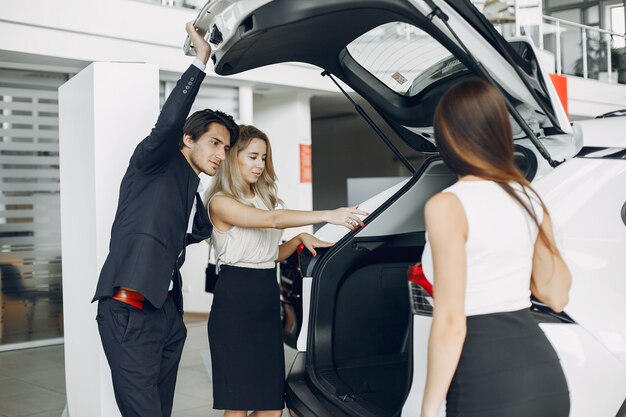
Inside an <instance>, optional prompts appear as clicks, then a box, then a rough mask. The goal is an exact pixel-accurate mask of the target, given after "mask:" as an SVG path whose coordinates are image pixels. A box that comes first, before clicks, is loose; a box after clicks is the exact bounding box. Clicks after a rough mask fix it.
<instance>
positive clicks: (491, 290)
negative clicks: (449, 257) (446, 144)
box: [422, 181, 543, 316]
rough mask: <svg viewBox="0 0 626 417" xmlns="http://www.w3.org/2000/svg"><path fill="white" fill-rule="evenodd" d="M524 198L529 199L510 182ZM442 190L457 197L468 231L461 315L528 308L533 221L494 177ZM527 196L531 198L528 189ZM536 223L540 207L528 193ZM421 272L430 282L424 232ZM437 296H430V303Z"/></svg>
mask: <svg viewBox="0 0 626 417" xmlns="http://www.w3.org/2000/svg"><path fill="white" fill-rule="evenodd" d="M513 188H514V189H516V190H517V192H518V194H519V195H520V197H521V198H522V199H523V201H528V198H527V197H526V196H525V194H524V193H523V192H522V191H521V187H520V186H518V185H517V184H513ZM443 192H449V193H453V194H454V195H456V196H457V197H458V198H459V200H460V201H461V204H462V206H463V209H464V211H465V217H466V218H467V226H468V235H467V241H466V243H465V251H466V255H467V281H466V289H465V315H466V316H473V315H478V314H489V313H498V312H507V311H516V310H521V309H523V308H528V307H529V306H530V275H531V271H532V260H533V253H534V247H535V240H536V239H537V233H538V229H537V226H536V225H535V222H534V221H533V219H532V218H531V217H530V216H529V215H528V213H526V211H525V210H524V209H523V208H522V207H521V206H520V205H519V203H518V202H517V201H515V200H514V199H513V198H511V197H510V196H509V195H508V194H507V193H506V191H504V190H503V189H502V188H501V187H500V186H499V185H498V184H497V183H495V182H493V181H458V182H457V183H455V184H454V185H452V186H450V187H448V188H446V189H445V190H443ZM528 194H529V195H530V196H532V194H531V192H530V191H529V192H528ZM531 202H532V208H533V210H534V211H535V213H537V218H538V220H539V223H540V224H541V222H542V220H543V209H542V208H541V205H540V204H539V202H538V201H537V200H536V199H535V198H534V197H531ZM422 267H423V268H424V275H426V277H427V278H428V280H429V281H431V282H434V280H436V279H437V277H435V276H434V273H433V261H432V252H431V248H430V244H429V243H428V236H426V246H425V247H424V253H423V254H422ZM436 302H437V294H435V303H436Z"/></svg>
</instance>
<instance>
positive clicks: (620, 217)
mask: <svg viewBox="0 0 626 417" xmlns="http://www.w3.org/2000/svg"><path fill="white" fill-rule="evenodd" d="M196 23H197V25H198V26H199V27H203V28H205V29H207V30H208V31H209V35H210V39H211V42H212V43H213V48H214V54H213V61H214V64H215V70H216V72H217V73H219V74H222V75H229V74H234V73H238V72H241V71H244V70H248V69H252V68H256V67H260V66H263V65H268V64H274V63H280V62H286V61H300V62H307V63H310V64H314V65H317V66H319V67H320V68H321V69H323V70H324V74H326V75H329V76H332V77H333V78H337V79H340V80H342V81H343V82H345V83H346V84H348V85H350V86H351V87H352V88H353V89H354V90H355V91H356V92H358V93H359V94H360V95H361V96H362V97H363V98H365V99H366V100H367V101H368V102H369V103H370V104H371V105H372V106H373V107H374V108H375V109H376V110H377V111H378V112H379V113H380V115H381V116H382V117H383V119H385V121H386V122H387V123H388V124H389V125H390V126H391V127H392V128H393V130H394V131H395V133H396V134H397V135H398V137H400V138H401V139H402V140H404V141H405V142H406V143H407V144H409V145H410V146H412V147H413V148H414V149H417V150H419V151H422V152H426V153H431V154H432V156H430V157H429V158H427V159H426V161H425V162H424V163H423V164H422V165H421V166H420V167H418V168H414V167H412V166H411V164H410V163H409V162H408V161H407V160H406V159H405V158H404V157H403V156H402V155H401V154H400V153H399V151H398V150H397V149H395V148H394V147H393V145H391V144H389V146H390V147H391V148H392V150H393V151H394V152H395V153H396V155H397V156H398V155H399V156H398V157H399V158H400V159H401V160H402V161H403V163H404V164H405V165H406V166H407V168H408V169H409V170H410V171H411V172H412V173H413V175H412V177H411V178H410V179H408V180H406V181H404V182H402V183H400V184H398V185H396V186H395V187H392V188H391V189H389V190H387V191H385V192H384V193H382V194H380V195H378V196H376V197H374V198H372V199H370V200H369V201H367V202H364V203H363V204H362V205H361V207H360V208H362V209H363V210H365V211H368V212H370V213H371V215H370V216H369V217H367V218H366V219H365V224H366V226H365V227H364V228H360V229H358V230H357V231H354V232H346V231H345V229H342V228H340V227H337V226H332V225H328V226H325V227H324V228H322V229H320V230H319V231H318V233H317V236H318V237H320V238H321V239H324V240H332V241H335V242H337V243H336V245H335V246H333V247H332V248H330V249H329V250H326V251H320V253H321V252H323V254H322V256H317V257H316V258H314V259H311V258H310V257H307V254H306V253H303V254H301V255H300V257H301V259H300V261H301V265H300V266H301V270H302V275H303V282H302V300H303V313H302V322H303V326H302V331H301V332H300V334H299V337H298V341H297V347H298V350H299V353H298V356H297V358H296V360H295V362H294V364H293V366H292V368H291V371H290V374H289V377H288V381H287V386H286V387H287V388H286V401H287V405H288V407H289V408H290V410H291V412H292V414H293V415H297V416H301V417H309V416H318V417H321V416H363V417H391V416H400V415H401V416H403V417H407V416H416V417H417V416H418V415H419V410H420V403H421V398H422V391H423V387H424V382H425V368H426V345H427V340H428V334H429V328H430V324H431V315H430V314H431V313H430V311H431V308H430V302H429V299H428V297H427V296H426V294H425V293H424V292H423V290H422V289H421V288H420V287H419V286H417V284H415V283H410V284H409V283H408V281H407V273H406V272H407V267H408V266H409V265H411V264H413V263H415V262H416V261H419V259H420V256H421V252H422V249H423V245H424V221H423V208H424V204H425V202H426V200H427V199H428V198H429V197H430V196H431V195H433V194H434V193H436V192H438V191H440V190H442V189H444V188H445V187H447V186H449V185H450V184H452V183H453V182H455V181H456V178H455V176H454V175H453V174H452V173H451V172H450V171H449V170H448V169H447V168H446V167H445V165H444V164H443V163H442V161H441V160H440V159H439V158H438V157H437V150H436V140H435V138H434V137H433V129H432V118H433V113H434V109H435V106H436V104H437V102H438V100H439V98H440V97H441V95H442V94H443V93H444V92H445V91H446V90H447V89H448V88H449V87H450V86H451V85H453V84H454V83H456V82H458V81H459V80H462V79H464V78H467V77H473V76H479V77H482V78H484V79H487V80H489V81H490V82H491V83H493V84H494V85H496V86H497V87H498V88H499V89H500V91H502V93H503V94H504V96H505V98H506V100H507V102H508V105H509V111H510V115H511V118H512V121H513V129H514V137H515V141H516V150H517V154H516V156H517V158H518V165H519V167H520V169H521V170H522V171H523V172H524V174H525V175H526V176H527V178H529V179H530V180H532V181H533V186H534V187H536V189H537V190H538V191H539V192H540V193H541V195H542V196H543V198H544V200H545V202H546V204H547V205H548V207H549V209H550V210H551V213H552V217H553V219H554V220H553V221H554V223H555V230H556V233H557V239H558V244H559V247H560V248H561V250H562V253H563V256H564V258H565V259H566V261H567V263H568V265H569V267H570V269H571V271H572V275H573V281H574V282H573V287H572V291H571V294H570V303H569V305H568V306H567V308H566V309H565V312H564V313H562V314H556V313H554V312H553V311H551V310H550V309H548V308H547V307H545V306H543V305H541V303H540V302H538V301H534V302H533V311H534V314H535V317H536V319H537V321H538V322H539V323H540V326H541V328H542V329H543V331H544V332H545V333H546V335H547V337H548V339H549V340H550V342H551V343H552V344H553V345H554V348H555V349H556V351H557V353H558V355H559V357H560V359H561V363H562V366H563V369H564V371H565V375H566V378H567V382H568V385H569V389H570V392H571V416H572V417H590V416H594V417H596V416H597V417H624V416H626V401H625V400H626V302H625V301H626V275H625V271H626V205H625V203H626V160H625V159H626V149H625V148H626V135H625V134H624V132H626V118H622V117H612V118H604V119H597V120H590V121H583V122H577V123H574V124H572V125H571V124H570V123H569V121H568V119H567V116H566V114H565V112H564V110H563V108H562V106H561V103H560V101H559V99H558V97H557V94H556V91H555V89H554V87H553V85H552V83H551V81H550V79H549V77H548V74H547V73H546V71H545V70H544V68H543V67H542V65H541V62H539V60H538V59H537V53H536V50H535V49H534V47H533V45H532V43H530V41H529V40H526V39H516V40H514V41H509V42H507V41H505V40H504V39H503V38H502V37H501V36H500V35H499V34H498V33H497V31H496V30H495V29H494V28H493V26H492V25H491V24H490V23H489V22H488V21H487V20H486V19H485V18H484V17H483V16H482V15H481V14H480V13H479V12H478V11H477V10H476V9H475V8H474V6H473V5H472V4H471V3H470V2H469V1H467V0H315V1H313V0H238V1H229V0H214V1H211V2H209V4H207V6H206V7H205V9H203V10H202V12H201V14H200V16H199V17H198V20H197V22H196ZM188 49H189V48H188ZM365 117H366V118H367V116H365ZM370 122H371V120H370ZM374 129H375V130H377V132H380V130H378V129H377V128H376V127H374ZM381 135H382V134H381Z"/></svg>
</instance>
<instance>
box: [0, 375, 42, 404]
mask: <svg viewBox="0 0 626 417" xmlns="http://www.w3.org/2000/svg"><path fill="white" fill-rule="evenodd" d="M41 392H44V393H45V392H47V390H45V389H43V388H41V387H37V386H33V385H32V384H30V383H27V382H24V381H20V380H19V379H14V378H7V379H4V380H1V381H0V402H3V401H4V398H7V397H15V396H19V395H24V394H36V393H41Z"/></svg>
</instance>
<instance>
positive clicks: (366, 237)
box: [307, 158, 456, 417]
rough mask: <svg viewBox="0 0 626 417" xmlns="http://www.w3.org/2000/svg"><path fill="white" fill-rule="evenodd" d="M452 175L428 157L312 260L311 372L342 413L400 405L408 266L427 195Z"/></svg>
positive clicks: (408, 318)
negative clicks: (362, 222) (357, 225)
mask: <svg viewBox="0 0 626 417" xmlns="http://www.w3.org/2000/svg"><path fill="white" fill-rule="evenodd" d="M455 181H456V176H455V175H454V174H452V173H451V172H450V171H449V170H448V169H447V168H446V167H445V166H444V165H443V162H442V161H441V160H439V159H436V158H430V159H428V160H427V161H426V162H425V163H424V165H423V166H422V167H421V169H420V170H419V171H418V172H417V173H416V174H415V175H414V176H413V177H412V178H411V179H410V180H409V181H408V182H407V183H406V184H405V185H404V186H403V187H402V188H401V189H400V190H399V191H398V192H397V193H396V194H395V195H394V196H393V197H392V198H390V199H389V200H387V201H386V202H385V204H384V205H383V206H381V207H379V208H378V209H377V210H376V212H375V213H372V214H371V215H370V216H369V217H368V224H367V226H366V227H365V228H364V229H360V230H358V231H355V232H353V233H351V234H349V235H347V236H346V237H345V238H344V239H342V240H341V241H340V242H338V243H337V244H336V245H335V247H333V248H332V249H331V250H330V251H329V252H328V253H327V254H325V256H323V257H322V258H321V259H320V262H319V264H317V265H314V266H312V271H310V272H311V273H312V276H313V281H314V284H313V295H312V300H311V322H310V327H309V339H308V343H309V345H308V348H307V352H308V355H307V370H308V374H309V375H308V376H309V378H310V379H311V381H312V382H313V383H314V384H315V385H316V386H317V388H318V389H319V390H320V391H321V392H322V393H323V394H324V395H326V396H327V397H328V398H329V399H331V400H333V401H334V402H335V403H336V404H337V405H338V406H339V407H342V408H344V409H346V411H347V409H350V410H351V411H352V412H355V413H356V414H360V415H372V416H377V417H383V416H394V415H399V413H400V411H401V409H402V405H403V403H404V401H405V399H406V396H407V394H408V390H409V388H410V385H411V375H412V374H413V369H412V364H411V360H410V358H411V355H412V350H411V349H412V334H411V329H412V317H413V316H412V313H411V309H410V304H409V292H408V285H407V267H408V266H409V265H411V264H414V263H415V262H417V261H419V260H420V257H421V253H422V250H423V247H424V243H425V233H424V230H425V228H424V221H423V208H424V205H425V203H426V201H427V200H428V198H429V197H430V196H432V195H433V194H435V193H436V192H439V191H441V190H443V189H444V188H446V187H447V186H449V185H451V184H452V183H454V182H455ZM307 275H309V274H307Z"/></svg>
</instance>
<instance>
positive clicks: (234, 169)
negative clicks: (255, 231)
mask: <svg viewBox="0 0 626 417" xmlns="http://www.w3.org/2000/svg"><path fill="white" fill-rule="evenodd" d="M252 139H260V140H262V141H264V142H265V145H266V146H267V156H266V158H265V169H264V170H263V174H262V175H261V177H259V180H258V181H257V182H256V184H252V185H250V184H248V183H246V181H245V180H244V179H243V176H242V175H241V171H240V170H239V161H238V157H239V153H240V152H242V151H243V150H244V149H246V148H247V147H248V145H249V144H250V142H251V141H252ZM277 180H278V178H277V177H276V171H274V163H273V161H272V147H271V145H270V140H269V138H268V137H267V135H266V134H265V133H264V132H262V131H261V130H260V129H257V128H256V127H254V126H252V125H239V138H238V139H237V142H236V143H235V146H234V147H233V148H231V149H230V150H229V151H228V154H227V155H226V160H225V161H224V162H222V166H221V167H220V168H219V170H218V172H217V175H216V176H215V179H214V181H213V184H212V185H211V187H210V188H209V189H208V191H207V192H206V195H205V201H206V204H207V209H208V204H209V202H210V201H211V198H212V197H213V196H214V195H215V194H217V193H222V194H224V195H225V196H227V197H230V198H233V199H235V200H237V201H239V202H240V203H242V204H246V205H250V202H249V201H248V199H247V197H246V195H247V194H248V190H249V189H250V187H252V191H253V192H254V194H255V195H258V196H259V197H260V198H261V200H263V203H265V206H266V207H267V208H268V209H269V210H274V209H275V208H276V207H278V206H279V205H282V201H281V200H280V199H279V198H278V189H277V187H276V182H277Z"/></svg>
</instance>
